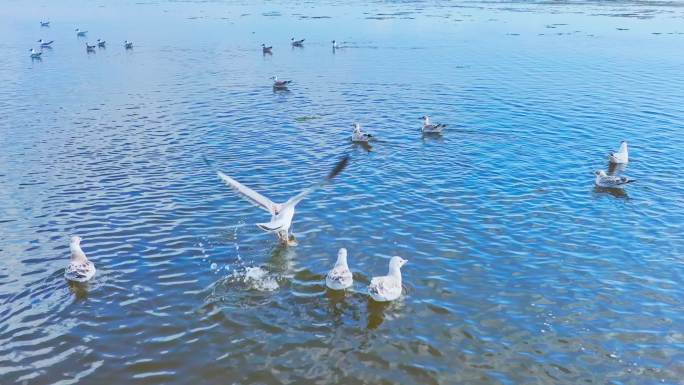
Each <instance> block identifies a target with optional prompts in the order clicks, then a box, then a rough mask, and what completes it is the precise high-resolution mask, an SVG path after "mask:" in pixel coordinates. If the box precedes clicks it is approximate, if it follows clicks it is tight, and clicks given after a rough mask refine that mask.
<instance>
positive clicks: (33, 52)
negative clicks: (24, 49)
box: [29, 48, 43, 59]
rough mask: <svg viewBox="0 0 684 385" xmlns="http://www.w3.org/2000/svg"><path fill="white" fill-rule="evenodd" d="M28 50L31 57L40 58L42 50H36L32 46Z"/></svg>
mask: <svg viewBox="0 0 684 385" xmlns="http://www.w3.org/2000/svg"><path fill="white" fill-rule="evenodd" d="M29 52H31V59H40V55H42V54H43V53H42V52H38V51H36V50H35V49H33V48H31V49H30V50H29Z"/></svg>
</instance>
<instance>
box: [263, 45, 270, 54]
mask: <svg viewBox="0 0 684 385" xmlns="http://www.w3.org/2000/svg"><path fill="white" fill-rule="evenodd" d="M272 49H273V46H270V47H266V44H262V45H261V52H263V53H270V54H273V52H272V51H271V50H272Z"/></svg>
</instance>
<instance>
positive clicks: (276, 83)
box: [271, 75, 292, 90]
mask: <svg viewBox="0 0 684 385" xmlns="http://www.w3.org/2000/svg"><path fill="white" fill-rule="evenodd" d="M271 79H273V88H275V89H276V90H286V89H287V85H288V84H290V83H292V80H278V77H277V76H275V75H273V76H271Z"/></svg>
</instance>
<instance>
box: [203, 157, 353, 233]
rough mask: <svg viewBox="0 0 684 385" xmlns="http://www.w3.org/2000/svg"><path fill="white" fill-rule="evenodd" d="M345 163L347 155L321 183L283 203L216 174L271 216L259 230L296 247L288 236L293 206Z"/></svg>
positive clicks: (225, 176)
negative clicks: (275, 201) (273, 234)
mask: <svg viewBox="0 0 684 385" xmlns="http://www.w3.org/2000/svg"><path fill="white" fill-rule="evenodd" d="M347 163H349V156H348V155H347V156H345V157H344V158H342V160H340V161H339V162H337V164H336V165H335V168H333V169H332V171H330V173H329V174H328V175H327V176H326V177H325V178H324V179H323V180H322V181H320V182H318V183H316V184H315V185H313V186H312V187H309V188H307V189H305V190H303V191H302V192H300V193H299V194H297V195H295V196H293V197H292V198H290V199H289V200H287V202H285V203H274V202H273V201H271V200H270V199H268V198H266V197H265V196H263V195H261V194H259V193H258V192H256V191H254V190H252V189H251V188H249V187H247V186H245V185H243V184H242V183H240V182H238V181H236V180H235V179H233V178H231V177H229V176H228V175H226V174H224V173H222V172H221V171H217V172H216V174H217V175H218V176H219V178H221V179H222V180H223V181H224V182H225V183H226V184H227V185H228V187H230V188H232V189H233V190H234V191H235V192H237V193H238V194H240V196H242V198H244V199H246V200H248V201H250V202H252V203H253V204H254V205H256V206H258V207H261V208H262V209H264V210H266V211H268V212H269V213H270V214H271V221H270V222H268V223H257V226H258V227H259V228H260V229H262V230H264V231H267V232H269V233H275V234H276V236H277V237H278V239H279V240H280V241H281V242H282V243H284V244H287V245H289V246H296V245H297V242H296V241H295V240H294V237H291V236H290V226H291V225H292V217H293V216H294V213H295V206H297V204H298V203H299V202H300V201H301V200H302V199H304V198H305V197H306V196H307V195H309V194H311V193H312V192H314V191H315V190H317V189H318V188H320V187H322V186H324V185H325V184H326V183H328V182H330V181H331V180H332V179H333V178H334V177H335V176H336V175H337V174H339V173H340V172H341V171H342V170H343V169H344V168H345V167H346V166H347Z"/></svg>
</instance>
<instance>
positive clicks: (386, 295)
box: [368, 256, 408, 302]
mask: <svg viewBox="0 0 684 385" xmlns="http://www.w3.org/2000/svg"><path fill="white" fill-rule="evenodd" d="M406 262H408V261H407V260H405V259H402V258H400V257H396V256H395V257H392V259H390V261H389V273H387V275H385V276H382V277H373V278H372V279H371V282H370V285H368V294H369V295H370V296H371V297H372V298H373V299H374V300H376V301H378V302H387V301H394V300H395V299H397V298H399V297H401V290H402V287H401V267H402V266H404V264H406Z"/></svg>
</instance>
